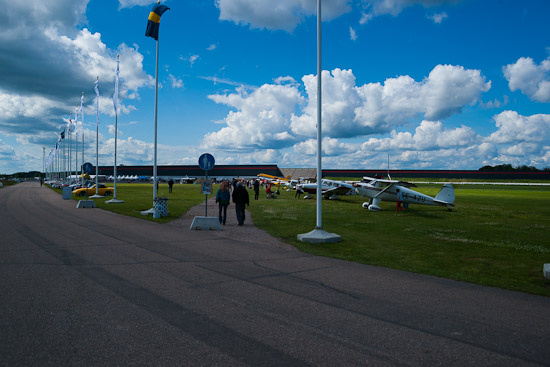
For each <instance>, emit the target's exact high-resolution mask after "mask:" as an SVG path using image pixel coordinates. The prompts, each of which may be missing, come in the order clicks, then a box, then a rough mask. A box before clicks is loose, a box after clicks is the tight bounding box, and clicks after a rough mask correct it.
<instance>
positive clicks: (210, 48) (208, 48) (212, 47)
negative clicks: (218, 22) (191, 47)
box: [206, 43, 218, 51]
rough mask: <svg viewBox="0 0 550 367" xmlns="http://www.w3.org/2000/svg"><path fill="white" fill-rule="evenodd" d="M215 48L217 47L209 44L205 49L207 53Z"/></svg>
mask: <svg viewBox="0 0 550 367" xmlns="http://www.w3.org/2000/svg"><path fill="white" fill-rule="evenodd" d="M217 47H218V45H217V44H215V43H213V44H211V45H210V46H208V47H207V48H206V49H207V50H208V51H214V50H215V49H216V48H217Z"/></svg>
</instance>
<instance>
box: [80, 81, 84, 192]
mask: <svg viewBox="0 0 550 367" xmlns="http://www.w3.org/2000/svg"><path fill="white" fill-rule="evenodd" d="M83 105H84V92H82V97H80V117H81V118H82V165H81V166H80V174H81V177H82V186H84V108H83Z"/></svg>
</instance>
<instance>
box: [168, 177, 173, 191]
mask: <svg viewBox="0 0 550 367" xmlns="http://www.w3.org/2000/svg"><path fill="white" fill-rule="evenodd" d="M172 186H174V180H172V179H170V181H168V192H172Z"/></svg>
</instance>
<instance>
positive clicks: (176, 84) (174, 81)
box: [168, 74, 183, 88]
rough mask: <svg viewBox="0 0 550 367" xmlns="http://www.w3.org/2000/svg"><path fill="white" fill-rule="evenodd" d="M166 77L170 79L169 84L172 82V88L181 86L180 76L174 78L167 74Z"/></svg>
mask: <svg viewBox="0 0 550 367" xmlns="http://www.w3.org/2000/svg"><path fill="white" fill-rule="evenodd" d="M168 79H170V84H172V88H183V80H181V79H180V78H176V77H175V76H173V75H172V74H168Z"/></svg>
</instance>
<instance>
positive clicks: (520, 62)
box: [0, 0, 550, 173]
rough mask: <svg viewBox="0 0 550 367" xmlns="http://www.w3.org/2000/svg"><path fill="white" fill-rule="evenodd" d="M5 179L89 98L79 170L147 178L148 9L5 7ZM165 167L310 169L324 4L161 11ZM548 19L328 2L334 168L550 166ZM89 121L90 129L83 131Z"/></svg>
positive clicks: (455, 5)
mask: <svg viewBox="0 0 550 367" xmlns="http://www.w3.org/2000/svg"><path fill="white" fill-rule="evenodd" d="M0 3H1V4H2V8H3V9H5V11H3V12H2V14H0V21H1V22H2V24H4V25H5V29H6V31H3V32H2V34H0V48H1V50H0V51H1V52H0V75H1V79H0V80H1V83H0V173H12V172H17V171H28V170H41V169H42V152H43V149H42V148H43V147H45V148H46V154H48V153H49V152H50V151H51V150H52V148H54V146H55V143H56V141H57V139H58V136H59V133H60V132H61V130H62V129H63V127H64V126H65V125H66V124H67V121H68V118H69V114H71V113H72V115H73V116H72V117H73V119H74V113H75V107H76V106H77V105H79V103H80V96H81V94H82V92H84V95H85V99H84V101H85V102H84V112H85V115H84V125H83V128H82V129H83V131H84V136H85V154H86V161H90V162H92V163H94V164H95V144H96V139H95V93H94V89H93V87H94V81H95V79H96V77H97V76H99V81H100V91H101V98H100V115H99V121H100V125H99V152H100V157H99V164H100V165H111V164H113V152H114V109H113V104H112V95H113V91H114V80H115V70H116V55H117V54H120V62H121V63H120V104H121V106H120V109H119V111H120V112H119V116H118V131H119V134H118V158H117V162H118V163H122V164H126V165H151V164H152V163H153V142H154V138H153V133H154V76H155V46H156V43H155V41H154V40H153V39H152V38H147V37H145V35H144V34H145V29H146V25H147V17H148V14H149V12H150V10H151V7H152V5H153V2H151V1H146V0H119V1H115V0H49V1H48V2H47V5H44V4H45V3H44V1H43V0H40V1H39V0H26V1H24V2H13V1H7V0H0ZM163 3H164V4H165V5H167V6H169V7H170V8H171V9H170V10H169V11H167V12H166V13H165V14H164V15H163V16H162V19H161V24H160V68H159V83H160V86H161V88H160V92H159V117H158V144H159V153H158V164H161V165H169V164H196V163H197V160H198V157H199V156H200V155H201V154H202V153H205V152H209V153H211V154H213V155H214V157H215V158H216V163H217V164H260V163H262V164H264V163H266V164H267V163H269V164H278V165H279V167H315V166H316V130H315V124H316V113H315V108H316V72H317V69H316V1H315V0H300V1H297V0H279V1H276V2H274V1H271V0H187V1H176V0H168V1H164V2H163ZM549 10H550V3H549V2H547V1H543V0H530V1H519V0H517V1H511V0H484V1H473V0H463V1H460V0H447V1H445V0H323V20H324V21H323V121H322V126H323V150H324V152H323V167H324V168H357V169H377V168H385V167H386V164H387V163H386V162H387V157H388V155H389V156H390V167H391V168H392V169H398V168H400V169H424V168H428V169H478V168H480V167H481V166H483V165H497V164H512V165H532V166H536V167H538V168H545V167H549V166H550V105H549V102H550V74H549V72H550V39H548V32H547V27H546V24H547V22H546V20H547V19H548V15H549V13H550V12H549ZM79 120H80V121H81V119H79Z"/></svg>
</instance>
